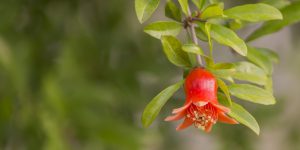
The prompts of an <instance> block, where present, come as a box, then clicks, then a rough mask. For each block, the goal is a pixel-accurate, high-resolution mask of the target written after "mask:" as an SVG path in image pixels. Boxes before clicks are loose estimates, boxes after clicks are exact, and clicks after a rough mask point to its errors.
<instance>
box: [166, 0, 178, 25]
mask: <svg viewBox="0 0 300 150" xmlns="http://www.w3.org/2000/svg"><path fill="white" fill-rule="evenodd" d="M165 15H166V17H168V18H171V19H174V20H176V21H178V22H181V11H180V9H179V8H178V7H177V6H176V4H175V3H174V2H173V1H172V0H168V1H167V4H166V7H165Z"/></svg>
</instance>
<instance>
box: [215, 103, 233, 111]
mask: <svg viewBox="0 0 300 150" xmlns="http://www.w3.org/2000/svg"><path fill="white" fill-rule="evenodd" d="M211 104H212V105H213V106H215V107H216V108H217V109H218V110H219V111H221V112H225V113H229V112H230V109H229V108H227V107H225V106H222V105H219V104H213V103H211Z"/></svg>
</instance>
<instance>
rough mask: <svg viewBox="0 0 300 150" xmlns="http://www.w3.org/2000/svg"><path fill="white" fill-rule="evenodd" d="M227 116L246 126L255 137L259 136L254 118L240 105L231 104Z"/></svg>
mask: <svg viewBox="0 0 300 150" xmlns="http://www.w3.org/2000/svg"><path fill="white" fill-rule="evenodd" d="M228 115H229V116H230V117H232V118H234V119H235V120H237V121H238V122H240V123H241V124H243V125H245V126H247V127H248V128H250V129H251V130H253V131H254V132H255V133H256V134H257V135H259V131H260V129H259V125H258V123H257V121H256V120H255V118H254V117H253V116H252V115H251V114H250V113H249V112H248V111H247V110H246V109H245V108H243V107H242V106H241V105H239V104H237V103H232V106H231V107H230V112H229V113H228Z"/></svg>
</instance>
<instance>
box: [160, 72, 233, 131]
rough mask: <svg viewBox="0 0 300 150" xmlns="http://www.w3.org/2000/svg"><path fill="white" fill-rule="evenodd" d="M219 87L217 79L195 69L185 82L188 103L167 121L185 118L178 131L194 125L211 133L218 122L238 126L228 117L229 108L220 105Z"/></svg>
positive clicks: (174, 112) (208, 73) (174, 111)
mask: <svg viewBox="0 0 300 150" xmlns="http://www.w3.org/2000/svg"><path fill="white" fill-rule="evenodd" d="M217 90H218V85H217V81H216V79H215V77H214V76H213V75H212V74H211V73H210V72H208V71H207V70H205V69H202V68H195V69H193V70H192V71H191V72H190V73H189V74H188V76H187V77H186V80H185V94H186V101H185V104H184V106H183V107H180V108H177V109H174V110H173V112H172V113H173V114H174V115H173V116H169V117H167V118H166V119H165V121H175V120H179V119H182V118H184V121H183V123H182V124H180V125H179V126H178V127H177V128H176V130H182V129H185V128H187V127H189V126H191V125H192V124H194V126H195V127H196V128H200V129H203V130H204V131H205V132H210V130H211V128H212V126H213V125H214V124H215V123H216V122H217V121H220V122H223V123H229V124H238V122H237V121H235V120H234V119H232V118H230V117H228V116H227V115H226V113H228V112H229V111H230V109H229V108H227V107H225V106H222V105H220V104H219V102H218V99H217V92H218V91H217Z"/></svg>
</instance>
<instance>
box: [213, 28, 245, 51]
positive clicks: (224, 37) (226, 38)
mask: <svg viewBox="0 0 300 150" xmlns="http://www.w3.org/2000/svg"><path fill="white" fill-rule="evenodd" d="M210 33H211V37H212V38H213V39H214V40H216V41H217V42H219V43H220V44H223V45H227V46H229V47H231V48H232V49H233V50H235V51H236V52H237V53H239V54H240V55H242V56H246V55H247V46H246V44H245V42H244V41H243V40H242V39H241V38H239V37H238V36H237V35H236V33H235V32H234V31H232V30H230V29H228V28H226V27H223V26H221V25H216V24H212V25H211V30H210Z"/></svg>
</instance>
